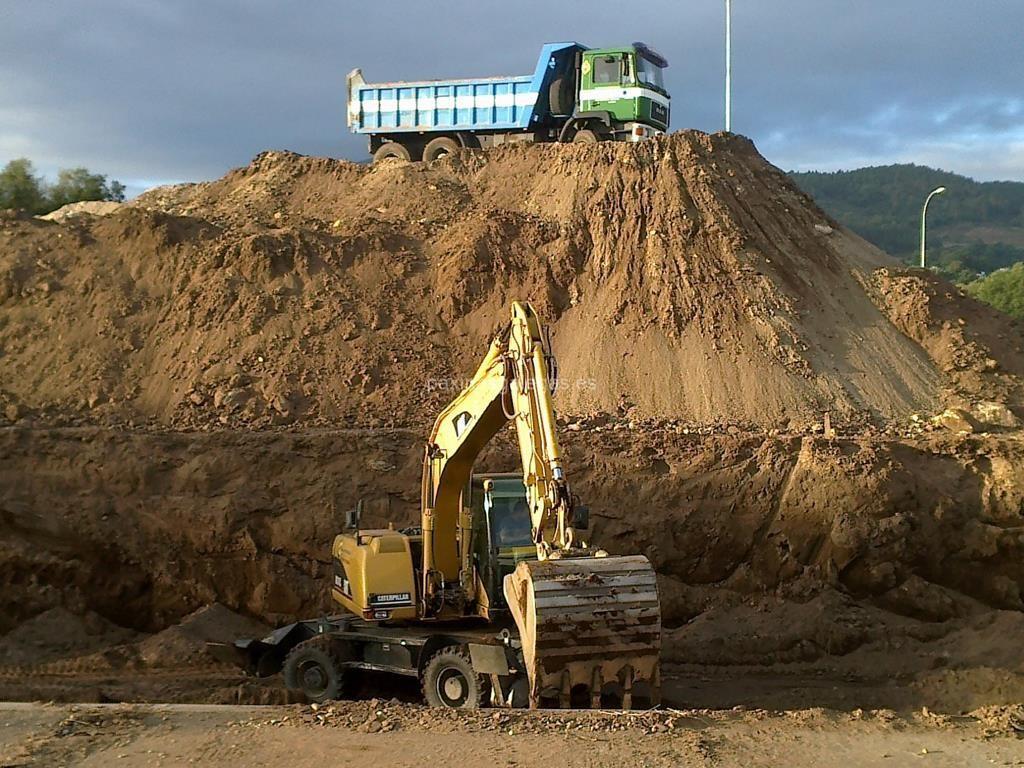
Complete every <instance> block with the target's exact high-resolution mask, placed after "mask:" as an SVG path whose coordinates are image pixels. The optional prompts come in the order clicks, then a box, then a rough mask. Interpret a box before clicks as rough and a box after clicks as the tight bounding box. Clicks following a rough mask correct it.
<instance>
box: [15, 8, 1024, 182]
mask: <svg viewBox="0 0 1024 768" xmlns="http://www.w3.org/2000/svg"><path fill="white" fill-rule="evenodd" d="M586 8H587V10H586V12H585V13H584V12H581V5H580V4H577V3H562V4H556V3H551V2H549V1H548V0H544V1H543V2H542V1H541V0H520V2H519V3H516V4H515V5H513V6H508V5H498V4H493V5H491V4H483V3H480V2H479V0H474V2H469V0H434V1H433V2H430V3H423V2H421V1H420V0H392V2H390V3H387V4H369V3H359V4H356V3H354V2H338V1H334V2H330V1H328V0H307V2H303V3H301V4H297V3H286V2H272V1H271V0H247V1H246V2H242V0H204V1H202V2H200V1H199V0H178V1H177V2H174V3H167V2H162V1H159V0H92V2H90V3H81V2H72V1H71V0H53V1H52V2H47V3H22V4H18V5H14V6H7V7H6V9H5V11H0V14H3V15H0V105H2V106H0V161H4V160H5V159H7V158H9V157H13V156H18V155H26V156H28V157H30V158H32V159H33V160H35V161H36V163H37V165H38V166H39V167H40V168H42V169H43V170H44V171H46V172H48V173H53V172H54V171H55V170H56V169H57V168H58V167H61V166H69V165H86V166H88V167H90V168H93V169H95V170H97V171H100V172H102V173H107V174H109V175H111V176H114V177H116V178H121V179H127V180H129V181H133V180H134V181H135V182H138V183H142V182H144V181H148V180H163V179H182V178H185V179H201V178H213V177H216V176H218V175H220V174H221V173H223V172H224V171H225V170H227V169H228V168H230V167H232V166H237V165H241V164H244V163H246V162H247V161H248V160H249V159H250V158H251V157H252V156H253V155H255V154H256V153H258V152H260V151H262V150H264V149H270V148H274V149H292V150H295V151H298V152H304V153H309V154H327V155H333V156H342V157H350V158H353V159H362V158H365V157H366V144H365V139H364V138H362V137H356V136H352V135H351V134H349V133H348V132H347V128H346V126H345V114H344V76H345V73H346V72H347V71H348V70H350V69H351V68H353V67H355V66H361V67H362V68H363V70H364V72H365V75H366V77H367V78H368V79H370V80H371V81H372V80H386V79H411V78H430V77H457V76H467V75H468V76H472V75H481V76H482V75H490V74H502V73H520V72H522V73H525V72H529V71H530V70H531V69H532V67H533V64H534V60H535V59H534V57H535V56H536V52H537V50H538V49H539V47H540V45H541V43H543V42H545V41H548V40H557V39H578V40H580V41H581V42H584V43H588V44H592V45H601V44H615V43H621V42H631V41H633V40H641V39H642V40H647V41H648V42H650V43H651V44H652V45H653V46H654V47H655V48H657V49H658V50H660V51H661V52H663V53H664V54H665V55H666V56H667V57H668V58H669V60H670V62H671V66H670V68H669V70H668V73H667V74H668V78H667V80H668V85H669V87H670V89H671V90H672V93H673V127H674V128H682V127H695V128H700V129H703V130H717V129H719V128H720V127H721V125H722V101H723V95H722V76H723V70H724V62H723V51H722V34H723V32H722V30H723V18H722V4H721V3H720V2H702V3H680V2H677V1H676V0H671V1H670V0H650V1H649V2H647V3H643V4H634V5H631V6H629V8H628V12H624V7H623V5H622V4H621V2H611V1H610V0H592V1H591V2H590V3H588V4H587V6H586ZM1021 28H1024V4H1021V3H1019V2H1017V0H986V1H985V2H981V3H973V4H966V3H964V4H953V3H945V4H941V6H940V5H939V4H935V3H934V2H931V0H901V2H898V3H893V2H891V1H890V0H884V1H883V0H861V2H856V3H854V2H831V3H821V2H820V0H773V2H771V3H765V2H759V3H755V2H746V3H745V2H742V0H741V1H740V2H736V3H734V49H735V61H734V83H735V89H734V102H733V104H734V128H735V129H736V130H737V131H739V132H742V133H746V134H747V135H750V136H751V137H752V138H754V140H755V141H756V142H758V144H759V146H760V147H761V149H762V151H763V152H764V153H765V154H766V155H767V156H768V157H769V159H771V160H772V161H773V162H776V163H777V164H779V165H782V166H784V167H794V168H806V167H837V165H838V164H854V163H859V164H863V163H885V162H895V161H905V160H914V161H917V162H922V163H929V164H934V165H939V166H942V167H944V168H948V169H951V170H956V171H960V172H966V173H970V174H972V175H976V176H978V177H980V178H1016V179H1024V164H1022V163H1021V158H1020V151H1019V148H1020V141H1021V133H1020V129H1021V125H1022V123H1024V107H1022V103H1021V95H1020V94H1021V90H1020V83H1021V82H1024V57H1021V56H1019V55H1017V54H1019V45H1020V43H1019V34H1020V33H1019V30H1020V29H1021Z"/></svg>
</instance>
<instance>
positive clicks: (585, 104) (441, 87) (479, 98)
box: [347, 42, 669, 162]
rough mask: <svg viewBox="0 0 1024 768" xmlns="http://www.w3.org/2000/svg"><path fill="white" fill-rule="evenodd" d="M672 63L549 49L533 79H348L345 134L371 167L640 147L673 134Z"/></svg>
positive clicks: (634, 52)
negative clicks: (472, 151) (462, 153)
mask: <svg viewBox="0 0 1024 768" xmlns="http://www.w3.org/2000/svg"><path fill="white" fill-rule="evenodd" d="M667 66H668V61H666V60H665V58H664V57H663V56H661V55H660V54H658V53H657V52H656V51H654V50H653V49H652V48H650V47H649V46H647V45H645V44H644V43H633V44H632V45H628V46H623V47H615V48H597V49H591V48H587V47H586V46H584V45H581V44H579V43H576V42H563V43H547V44H546V45H544V46H543V47H542V48H541V51H540V56H539V57H538V58H537V64H536V66H535V67H534V70H533V74H531V75H522V76H518V77H483V78H467V79H458V80H423V81H415V82H412V81H411V82H390V83H367V82H366V81H365V80H364V79H363V74H362V70H360V69H354V70H352V72H350V73H349V75H348V78H347V85H348V125H349V128H350V129H351V130H352V131H353V132H355V133H359V134H365V135H366V136H367V137H368V138H369V149H370V154H372V155H373V160H374V162H378V161H381V160H384V159H388V158H400V159H403V160H425V161H431V160H436V159H437V158H439V157H442V156H444V155H447V154H450V153H452V152H455V151H456V150H458V149H460V148H463V147H467V148H484V149H486V148H488V147H493V146H496V145H498V144H505V143H509V142H552V141H560V142H568V141H572V142H580V143H593V142H598V141H640V140H642V139H648V138H651V137H653V136H658V135H660V134H662V133H664V132H665V131H666V130H668V123H669V93H668V91H667V90H666V89H665V81H664V70H665V68H666V67H667Z"/></svg>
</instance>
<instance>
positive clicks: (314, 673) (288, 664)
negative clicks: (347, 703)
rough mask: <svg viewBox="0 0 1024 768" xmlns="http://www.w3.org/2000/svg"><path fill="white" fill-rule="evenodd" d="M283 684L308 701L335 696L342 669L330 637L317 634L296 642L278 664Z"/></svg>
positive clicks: (341, 682)
mask: <svg viewBox="0 0 1024 768" xmlns="http://www.w3.org/2000/svg"><path fill="white" fill-rule="evenodd" d="M281 671H282V673H283V674H284V684H285V685H286V686H287V687H288V689H289V690H292V691H299V692H301V693H302V695H303V696H305V697H306V700H307V701H308V702H310V703H311V704H322V703H324V702H325V701H330V700H332V699H337V698H339V697H340V696H341V694H342V690H343V689H344V682H345V672H344V669H343V668H342V666H341V658H340V657H339V655H338V653H337V651H336V650H335V649H334V648H333V647H332V643H331V639H330V638H328V637H326V636H323V635H319V636H317V637H312V638H310V639H309V640H304V641H303V642H301V643H299V644H298V645H296V646H295V647H294V648H292V649H291V651H289V652H288V655H287V656H286V657H285V659H284V665H283V666H282V668H281Z"/></svg>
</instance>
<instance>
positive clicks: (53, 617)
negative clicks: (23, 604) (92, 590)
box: [0, 607, 138, 667]
mask: <svg viewBox="0 0 1024 768" xmlns="http://www.w3.org/2000/svg"><path fill="white" fill-rule="evenodd" d="M137 637H138V633H136V632H133V631H132V630H130V629H125V628H124V627H119V626H117V625H116V624H113V623H111V622H109V621H107V620H106V619H104V618H103V617H102V616H100V615H98V614H96V613H94V612H92V611H86V612H85V613H83V614H81V615H78V614H75V613H72V612H71V611H69V610H67V609H65V608H63V607H57V608H51V609H50V610H48V611H44V612H43V613H41V614H39V615H37V616H35V617H34V618H32V619H30V620H29V621H26V622H24V623H22V624H21V625H19V626H18V627H17V628H16V629H13V630H11V631H10V632H8V633H7V634H6V635H3V636H2V637H0V667H12V666H29V665H36V664H43V663H46V662H51V661H57V660H59V659H64V658H68V657H72V656H83V655H88V654H90V653H94V652H96V651H99V650H103V649H106V648H109V647H112V646H116V645H121V644H122V643H128V642H131V641H133V640H135V639H136V638H137Z"/></svg>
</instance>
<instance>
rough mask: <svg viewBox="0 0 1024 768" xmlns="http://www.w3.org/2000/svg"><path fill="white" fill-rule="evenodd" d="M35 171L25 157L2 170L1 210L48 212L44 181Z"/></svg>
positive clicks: (0, 180)
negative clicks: (22, 209)
mask: <svg viewBox="0 0 1024 768" xmlns="http://www.w3.org/2000/svg"><path fill="white" fill-rule="evenodd" d="M34 170H35V169H34V168H33V167H32V163H31V162H30V161H29V160H27V159H25V158H24V157H19V158H18V159H17V160H11V162H9V163H8V164H7V165H5V166H4V168H3V170H0V209H3V208H24V209H25V210H26V211H28V212H29V213H43V212H44V211H46V210H48V209H47V204H48V201H47V200H46V193H45V191H44V187H43V181H42V179H40V178H39V177H38V176H36V175H35V173H34V172H33V171H34ZM49 210H52V209H49Z"/></svg>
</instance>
